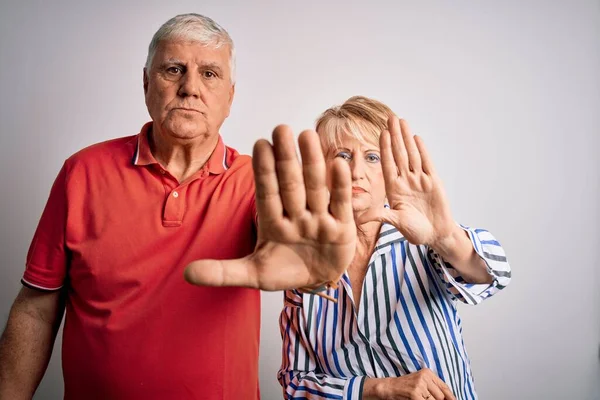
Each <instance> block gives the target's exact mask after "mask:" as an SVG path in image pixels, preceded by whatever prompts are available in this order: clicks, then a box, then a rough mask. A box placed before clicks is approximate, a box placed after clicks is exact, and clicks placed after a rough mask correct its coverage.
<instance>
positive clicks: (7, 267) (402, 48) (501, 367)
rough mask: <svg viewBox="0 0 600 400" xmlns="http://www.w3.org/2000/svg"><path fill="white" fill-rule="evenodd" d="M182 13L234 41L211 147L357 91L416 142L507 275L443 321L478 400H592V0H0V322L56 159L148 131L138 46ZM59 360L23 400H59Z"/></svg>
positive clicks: (599, 390) (266, 350) (595, 379)
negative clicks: (461, 341)
mask: <svg viewBox="0 0 600 400" xmlns="http://www.w3.org/2000/svg"><path fill="white" fill-rule="evenodd" d="M185 12H198V13H202V14H206V15H208V16H210V17H212V18H214V19H215V20H216V21H217V22H219V23H220V24H221V25H223V26H224V27H225V28H226V29H228V30H229V32H230V34H231V36H232V37H233V39H234V41H235V44H236V47H237V60H238V63H237V67H238V68H237V70H238V74H237V81H238V83H237V87H236V97H235V100H234V104H233V108H232V112H231V117H230V118H229V119H228V120H227V121H226V122H225V125H224V126H223V128H222V135H223V137H224V139H225V142H226V143H227V144H229V145H230V146H233V147H235V148H237V149H238V150H239V151H240V152H242V153H250V152H251V149H252V145H253V143H254V142H255V141H256V139H258V138H259V137H270V132H271V130H272V129H273V127H274V126H275V125H276V124H279V123H287V124H289V125H291V126H292V127H293V128H294V130H295V131H296V133H299V131H300V130H302V129H305V128H311V127H312V126H313V123H314V120H315V118H316V117H317V115H318V114H319V113H320V112H322V111H323V110H325V109H326V108H327V107H329V106H331V105H333V104H339V103H341V102H343V101H344V100H345V99H346V98H348V97H350V96H352V95H356V94H361V95H366V96H370V97H374V98H377V99H379V100H381V101H383V102H385V103H387V104H389V105H390V106H391V107H392V109H393V110H394V111H395V112H396V113H397V114H399V115H400V116H402V117H404V118H406V119H407V120H408V121H409V123H410V124H411V126H412V128H413V131H414V132H416V133H418V134H420V135H422V137H423V138H424V140H425V142H426V144H427V146H428V148H429V150H430V152H431V153H432V156H433V160H434V162H435V164H436V166H437V169H438V171H439V172H440V175H441V176H442V179H443V181H444V184H445V187H446V189H447V192H448V196H449V198H450V202H451V205H452V209H453V211H454V215H455V218H456V220H457V221H459V222H461V223H463V224H466V225H470V226H477V227H482V228H486V229H488V230H490V231H491V232H492V233H493V234H494V235H495V236H496V237H497V238H498V239H499V240H500V242H501V243H502V244H503V246H504V248H505V250H506V252H507V254H508V257H509V261H510V263H511V265H512V268H513V281H512V283H511V285H510V286H509V287H508V288H507V289H506V290H505V291H503V292H501V293H499V294H498V295H497V296H496V297H494V298H492V299H490V300H489V301H486V302H484V303H483V304H481V305H480V306H477V307H466V306H465V307H462V306H461V307H460V312H461V315H462V317H463V320H464V338H465V342H466V345H467V349H468V351H469V354H470V357H471V362H472V367H473V371H474V375H475V383H476V388H477V391H478V393H479V396H480V398H481V399H483V400H505V399H531V398H536V399H582V400H583V399H587V400H592V399H600V360H599V342H600V295H599V293H600V290H599V289H598V286H599V284H600V279H599V278H600V274H599V272H598V270H599V269H600V263H599V262H598V245H599V244H600V243H599V239H600V228H599V227H598V224H599V222H600V215H599V214H600V212H599V203H600V190H599V189H600V187H599V186H600V168H599V167H600V162H599V161H598V153H599V152H600V136H599V134H600V3H599V2H598V1H584V0H578V1H566V0H564V1H512V0H511V1H454V2H448V1H427V2H417V1H393V2H392V1H388V2H384V1H381V2H376V1H371V2H365V1H357V2H352V1H340V2H332V1H272V2H266V1H257V2H250V1H223V0H219V1H212V0H211V1H209V0H205V1H189V0H179V1H175V2H166V1H160V2H158V1H148V0H146V1H137V2H125V1H115V0H110V1H96V2H92V1H76V0H71V1H32V0H19V1H17V0H15V1H6V0H3V1H2V2H1V6H0V140H1V142H0V163H1V164H0V172H1V173H0V187H1V188H2V203H1V205H2V206H1V207H0V214H1V220H0V255H1V266H0V323H2V325H4V322H5V321H6V318H7V317H8V312H9V309H10V306H11V304H12V301H13V299H14V297H15V295H16V294H17V292H18V290H19V288H20V283H19V280H20V278H21V275H22V272H23V269H24V260H25V255H26V252H27V249H28V247H29V243H30V240H31V237H32V235H33V232H34V230H35V227H36V225H37V222H38V219H39V217H40V214H41V211H42V209H43V206H44V204H45V201H46V199H47V196H48V193H49V189H50V186H51V184H52V182H53V180H54V178H55V176H56V174H57V172H58V170H59V168H60V166H61V165H62V162H63V161H64V159H65V158H67V157H68V156H69V155H71V154H72V153H74V152H76V151H77V150H79V149H81V148H83V147H85V146H88V145H90V144H92V143H95V142H99V141H104V140H107V139H110V138H114V137H120V136H126V135H132V134H135V133H137V132H138V131H139V129H140V127H141V126H142V124H143V123H144V122H146V121H147V120H148V119H149V117H148V114H147V111H146V108H145V105H144V99H143V90H142V67H143V64H144V61H145V58H146V52H147V46H148V44H149V42H150V39H151V37H152V35H153V34H154V32H155V31H156V30H157V29H158V27H159V26H160V25H161V24H162V23H163V22H165V21H166V20H167V19H169V18H170V17H172V16H174V15H176V14H180V13H185ZM281 304H282V295H281V293H264V294H263V307H262V321H263V323H262V340H261V356H260V380H261V387H262V393H263V398H264V399H267V400H270V399H278V398H281V389H280V387H279V385H278V383H277V381H276V372H277V369H278V367H279V363H280V356H281V349H280V340H281V339H280V333H279V328H278V323H277V319H278V314H279V311H280V307H281ZM60 346H61V345H60V340H58V341H57V344H56V346H55V349H54V355H53V357H52V361H51V362H50V366H49V368H48V372H47V373H46V376H45V378H44V380H43V382H42V384H41V386H40V388H39V390H38V393H37V394H36V396H35V399H59V398H62V390H63V387H62V376H61V369H60V368H61V367H60ZM199 362H201V361H200V360H199Z"/></svg>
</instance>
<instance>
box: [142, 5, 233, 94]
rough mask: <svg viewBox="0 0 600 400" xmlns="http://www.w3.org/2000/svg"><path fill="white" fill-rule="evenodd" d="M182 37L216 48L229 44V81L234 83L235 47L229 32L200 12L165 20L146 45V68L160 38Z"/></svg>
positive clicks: (149, 64) (148, 66)
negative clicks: (148, 44)
mask: <svg viewBox="0 0 600 400" xmlns="http://www.w3.org/2000/svg"><path fill="white" fill-rule="evenodd" d="M169 39H183V40H189V41H191V42H197V43H200V44H202V45H205V46H212V47H214V48H215V49H218V48H220V47H222V46H229V69H230V72H231V83H235V47H234V46H233V40H232V39H231V36H229V33H227V31H226V30H225V29H224V28H223V27H222V26H221V25H219V24H217V23H216V22H215V21H213V20H212V19H210V18H208V17H205V16H204V15H200V14H181V15H177V16H175V17H173V18H171V19H170V20H168V21H167V22H165V23H164V24H163V25H162V26H161V27H160V28H158V31H156V33H155V34H154V36H153V37H152V41H151V42H150V46H148V57H147V58H146V69H150V66H151V65H152V59H153V58H154V54H155V53H156V48H157V47H158V44H159V43H160V42H161V41H162V40H169Z"/></svg>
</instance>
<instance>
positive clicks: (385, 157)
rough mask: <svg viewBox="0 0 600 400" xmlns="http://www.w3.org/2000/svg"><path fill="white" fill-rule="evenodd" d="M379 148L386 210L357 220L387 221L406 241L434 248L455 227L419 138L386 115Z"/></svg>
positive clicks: (364, 215)
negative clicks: (386, 122)
mask: <svg viewBox="0 0 600 400" xmlns="http://www.w3.org/2000/svg"><path fill="white" fill-rule="evenodd" d="M380 147H381V164H382V168H383V176H384V180H385V191H386V195H387V199H388V202H389V205H390V209H374V210H369V211H367V212H366V213H364V214H363V215H361V216H360V218H359V221H358V222H359V223H363V222H368V221H371V220H376V221H381V222H388V223H390V224H392V225H394V226H395V227H396V229H398V230H399V231H400V232H401V233H402V234H403V235H404V237H406V239H407V240H408V241H409V242H410V243H412V244H416V245H420V244H425V245H429V246H432V247H434V248H435V247H436V245H437V243H438V242H441V241H445V240H447V238H449V237H451V236H452V235H453V234H455V233H456V230H457V226H456V224H455V223H454V220H453V218H452V214H451V212H450V205H449V203H448V200H447V198H446V194H445V192H444V189H443V186H442V182H441V180H440V178H439V177H438V175H437V174H436V172H435V168H434V166H433V163H432V161H431V159H430V158H429V154H428V153H427V149H426V148H425V144H424V143H423V140H422V139H421V138H420V137H418V136H413V135H412V133H411V132H410V129H409V127H408V124H407V123H406V121H404V120H399V119H398V118H397V117H390V118H389V120H388V130H387V131H384V132H382V133H381V137H380ZM463 235H464V234H463Z"/></svg>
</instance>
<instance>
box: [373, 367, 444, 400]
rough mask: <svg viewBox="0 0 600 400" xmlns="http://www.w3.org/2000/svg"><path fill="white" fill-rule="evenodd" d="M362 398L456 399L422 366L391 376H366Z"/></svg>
mask: <svg viewBox="0 0 600 400" xmlns="http://www.w3.org/2000/svg"><path fill="white" fill-rule="evenodd" d="M362 395H363V397H362V399H363V400H387V399H391V400H413V399H415V400H422V399H430V400H456V397H454V395H453V394H452V391H451V390H450V388H449V387H448V385H446V384H445V383H444V381H442V380H441V379H440V378H439V377H438V376H437V375H436V374H435V373H434V372H433V371H431V370H430V369H428V368H423V369H421V370H419V371H417V372H413V373H411V374H408V375H404V376H400V377H393V378H367V379H366V380H365V386H364V390H363V393H362Z"/></svg>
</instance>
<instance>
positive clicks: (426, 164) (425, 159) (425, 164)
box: [415, 135, 436, 175]
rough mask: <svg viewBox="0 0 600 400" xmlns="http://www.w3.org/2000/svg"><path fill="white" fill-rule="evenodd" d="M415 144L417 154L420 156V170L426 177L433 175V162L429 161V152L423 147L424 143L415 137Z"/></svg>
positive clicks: (418, 137)
mask: <svg viewBox="0 0 600 400" xmlns="http://www.w3.org/2000/svg"><path fill="white" fill-rule="evenodd" d="M415 143H416V144H417V148H418V149H419V154H420V155H421V164H422V169H423V171H424V172H425V173H426V174H427V175H435V173H436V172H435V167H434V165H433V162H432V161H431V157H430V156H429V152H428V151H427V148H426V147H425V142H423V139H421V137H420V136H416V135H415Z"/></svg>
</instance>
